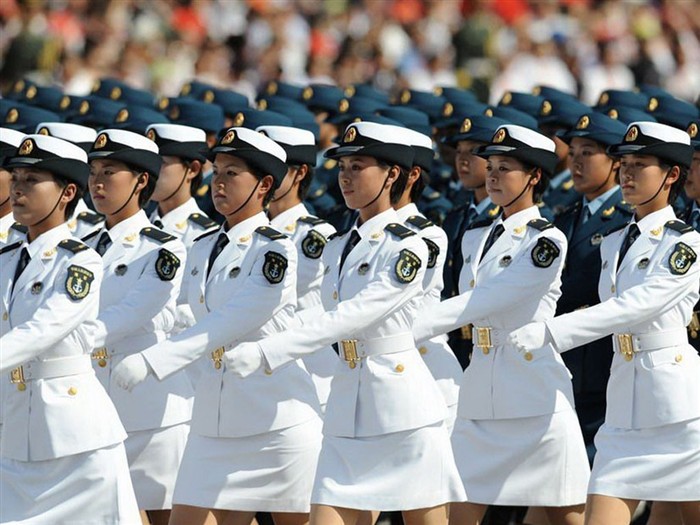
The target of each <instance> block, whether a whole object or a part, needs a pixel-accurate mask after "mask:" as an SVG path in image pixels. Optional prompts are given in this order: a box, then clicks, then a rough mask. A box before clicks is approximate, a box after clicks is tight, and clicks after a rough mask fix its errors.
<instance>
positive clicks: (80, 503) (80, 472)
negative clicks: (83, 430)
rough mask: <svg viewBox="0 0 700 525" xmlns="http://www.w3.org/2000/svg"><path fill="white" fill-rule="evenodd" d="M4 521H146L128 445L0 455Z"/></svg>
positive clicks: (73, 524)
mask: <svg viewBox="0 0 700 525" xmlns="http://www.w3.org/2000/svg"><path fill="white" fill-rule="evenodd" d="M0 494H1V495H2V496H1V497H0V522H2V523H13V524H19V523H21V524H26V525H30V524H31V525H56V524H58V523H61V524H66V525H141V518H140V516H139V511H138V507H137V506H136V499H135V498H134V491H133V488H132V486H131V479H130V478H129V467H128V465H127V463H126V454H125V453H124V445H122V444H121V443H119V444H117V445H112V446H110V447H106V448H101V449H98V450H91V451H89V452H83V453H81V454H75V455H72V456H66V457H62V458H57V459H49V460H45V461H29V462H24V461H16V460H13V459H7V458H2V459H0Z"/></svg>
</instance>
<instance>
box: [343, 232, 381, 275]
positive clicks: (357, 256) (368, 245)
mask: <svg viewBox="0 0 700 525" xmlns="http://www.w3.org/2000/svg"><path fill="white" fill-rule="evenodd" d="M375 235H377V234H376V233H374V234H371V235H369V236H368V237H369V238H365V237H362V238H361V239H360V242H358V243H357V244H356V245H355V247H354V248H353V249H352V251H351V252H350V253H349V254H348V256H347V258H346V259H345V262H344V263H343V271H342V272H341V274H340V279H339V282H342V280H343V276H344V275H347V274H348V273H349V270H350V269H351V268H353V267H355V266H356V265H357V264H358V263H360V262H365V258H366V257H367V254H368V253H370V251H371V250H372V248H373V247H374V246H376V244H377V243H378V242H379V241H380V239H381V238H382V237H383V236H384V235H386V233H384V232H382V233H381V234H380V235H379V236H378V237H375V238H372V237H373V236H375ZM348 239H350V237H348ZM346 242H347V241H346ZM343 246H344V245H343ZM341 254H342V251H341Z"/></svg>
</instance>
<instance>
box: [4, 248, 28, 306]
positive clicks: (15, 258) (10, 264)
mask: <svg viewBox="0 0 700 525" xmlns="http://www.w3.org/2000/svg"><path fill="white" fill-rule="evenodd" d="M21 251H22V247H21V246H20V247H19V248H16V249H15V250H13V252H12V255H11V256H10V258H9V259H8V260H7V265H6V266H5V267H4V268H3V270H4V271H7V276H8V277H9V279H7V281H6V286H5V292H4V293H3V296H2V303H3V307H4V308H3V311H5V312H6V311H7V310H8V306H9V304H10V301H11V300H12V295H11V294H12V284H13V282H14V278H15V269H16V268H17V263H18V262H19V254H20V252H21ZM25 270H26V269H25Z"/></svg>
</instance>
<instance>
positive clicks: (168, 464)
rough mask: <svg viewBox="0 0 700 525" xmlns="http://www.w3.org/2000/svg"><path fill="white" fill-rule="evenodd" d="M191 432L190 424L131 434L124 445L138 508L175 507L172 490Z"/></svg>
mask: <svg viewBox="0 0 700 525" xmlns="http://www.w3.org/2000/svg"><path fill="white" fill-rule="evenodd" d="M189 429H190V425H189V423H181V424H179V425H173V426H171V427H166V428H158V429H155V430H143V431H140V432H129V433H128V434H129V436H128V437H127V438H126V441H125V442H124V446H125V447H126V457H127V458H128V460H129V472H130V473H131V482H132V483H133V485H134V492H135V493H136V501H137V502H138V505H139V509H142V510H162V509H170V508H172V502H173V489H174V488H175V480H176V479H177V471H178V468H179V467H180V461H181V460H182V454H183V453H184V451H185V444H186V443H187V434H188V433H189Z"/></svg>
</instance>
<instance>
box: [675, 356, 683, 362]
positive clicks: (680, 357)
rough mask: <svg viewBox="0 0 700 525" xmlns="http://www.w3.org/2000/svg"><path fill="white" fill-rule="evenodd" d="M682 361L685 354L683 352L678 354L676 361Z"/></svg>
mask: <svg viewBox="0 0 700 525" xmlns="http://www.w3.org/2000/svg"><path fill="white" fill-rule="evenodd" d="M681 361H683V356H682V355H681V354H678V355H677V356H676V363H680V362H681Z"/></svg>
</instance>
